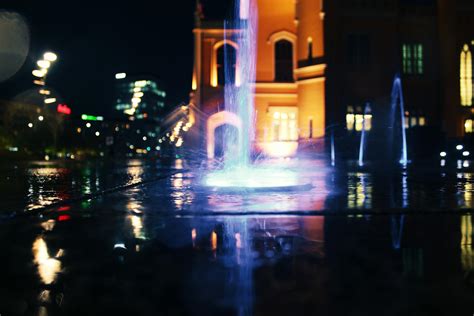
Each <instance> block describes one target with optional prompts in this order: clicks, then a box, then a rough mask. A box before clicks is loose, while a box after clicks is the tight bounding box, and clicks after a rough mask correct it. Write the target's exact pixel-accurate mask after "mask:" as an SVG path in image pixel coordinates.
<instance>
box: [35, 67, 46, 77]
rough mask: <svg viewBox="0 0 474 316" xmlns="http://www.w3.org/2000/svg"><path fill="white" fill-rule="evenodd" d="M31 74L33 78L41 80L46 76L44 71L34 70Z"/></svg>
mask: <svg viewBox="0 0 474 316" xmlns="http://www.w3.org/2000/svg"><path fill="white" fill-rule="evenodd" d="M32 74H33V76H35V77H38V78H43V77H44V76H45V75H46V72H45V71H44V70H38V69H35V70H33V71H32Z"/></svg>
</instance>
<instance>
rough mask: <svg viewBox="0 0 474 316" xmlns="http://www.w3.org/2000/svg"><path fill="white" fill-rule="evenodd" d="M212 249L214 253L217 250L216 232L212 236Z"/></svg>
mask: <svg viewBox="0 0 474 316" xmlns="http://www.w3.org/2000/svg"><path fill="white" fill-rule="evenodd" d="M211 248H212V250H213V251H215V250H217V234H216V232H215V231H213V232H212V234H211Z"/></svg>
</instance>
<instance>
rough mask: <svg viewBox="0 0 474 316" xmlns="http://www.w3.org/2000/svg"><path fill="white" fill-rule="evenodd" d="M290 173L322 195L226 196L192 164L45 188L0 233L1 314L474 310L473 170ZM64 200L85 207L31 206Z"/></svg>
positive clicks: (305, 165)
mask: <svg viewBox="0 0 474 316" xmlns="http://www.w3.org/2000/svg"><path fill="white" fill-rule="evenodd" d="M288 164H289V165H288V168H294V169H295V170H296V171H298V168H300V169H302V170H304V172H302V173H300V175H301V177H303V178H305V179H306V180H307V181H310V182H311V183H312V185H313V188H312V189H311V190H305V191H301V192H274V193H271V192H269V193H261V192H260V193H255V194H252V193H249V192H245V193H240V194H229V193H227V194H222V193H218V192H213V191H212V190H210V189H208V188H204V187H203V186H202V185H200V179H201V177H200V176H201V175H200V173H199V172H197V171H190V170H191V169H193V168H191V167H190V166H189V165H187V163H186V162H185V161H182V160H177V161H176V162H174V164H173V165H172V166H168V167H163V166H160V165H157V164H155V163H153V164H146V163H143V162H140V161H134V162H129V163H125V164H120V165H119V166H118V167H117V166H113V167H110V168H109V169H107V168H104V167H101V166H95V167H91V166H81V165H75V166H74V167H72V168H71V167H69V166H67V165H66V166H65V167H64V168H66V169H68V168H70V169H73V170H74V171H70V172H69V173H66V174H68V176H61V177H60V178H59V179H62V180H57V181H56V180H54V181H53V180H51V181H52V182H51V183H52V185H50V184H48V182H47V181H46V180H45V181H44V182H43V183H44V184H43V185H40V184H38V182H34V181H33V180H32V179H30V182H33V183H34V185H32V186H31V187H32V193H31V195H27V197H26V198H23V199H21V200H18V199H17V198H16V196H14V195H13V194H9V195H8V196H5V200H6V201H7V202H8V203H6V204H3V203H2V207H1V210H2V211H4V210H5V209H9V210H15V211H16V215H15V216H13V217H9V218H4V219H3V220H2V221H0V249H1V250H2V258H3V260H1V261H0V271H2V272H0V280H1V283H0V284H1V285H0V314H2V315H109V314H117V315H125V314H129V315H471V314H472V313H474V273H473V271H474V253H473V251H472V233H473V232H472V223H473V219H472V215H471V213H470V210H471V209H472V203H473V200H472V194H473V189H474V188H473V179H474V178H473V177H474V174H473V173H472V172H471V171H469V170H439V169H426V170H424V171H423V172H421V171H415V170H407V171H403V170H399V171H396V172H385V173H383V172H380V171H379V172H372V171H368V170H353V169H351V168H346V169H344V170H342V168H341V169H337V170H334V169H332V168H331V167H329V166H328V165H327V163H326V162H325V161H317V160H316V161H298V162H297V163H294V162H288ZM84 168H96V169H94V170H96V172H92V173H91V174H90V176H89V178H88V177H83V178H82V179H83V180H84V181H83V182H81V183H82V184H81V185H82V187H81V185H78V186H77V187H76V190H72V189H71V187H72V186H69V185H70V183H72V181H73V180H72V179H75V178H74V176H70V174H78V175H83V174H84V172H85V171H84ZM130 168H134V169H130ZM27 169H28V168H26V169H23V170H27ZM131 170H135V172H131ZM15 172H24V171H21V170H17V171H15ZM55 173H56V172H53V174H55ZM97 175H99V176H97ZM101 175H103V176H101ZM118 175H120V176H118ZM133 175H135V177H134V176H133ZM160 175H163V176H164V177H163V179H161V180H159V179H157V180H156V181H150V182H147V183H145V184H143V185H136V186H127V185H129V184H133V183H135V184H137V183H140V182H141V181H146V180H147V179H148V180H149V179H153V178H154V177H158V176H160ZM35 176H36V175H35ZM94 177H95V179H99V180H98V185H95V182H94V181H93V180H92V179H94ZM46 178H47V177H46ZM52 178H55V177H54V176H52ZM26 179H27V178H26ZM55 179H58V178H55ZM87 179H91V180H90V181H89V180H87ZM106 179H108V180H106ZM15 181H18V182H21V181H22V180H21V179H18V178H17V179H16V180H15ZM75 181H76V182H75V183H78V182H77V181H78V180H75ZM130 181H132V183H131V182H130ZM133 181H135V182H133ZM116 182H120V185H123V189H122V190H117V191H113V192H106V193H107V194H98V195H97V196H95V197H94V198H85V199H81V198H80V197H81V192H84V190H85V188H84V187H83V186H84V185H86V186H89V188H90V189H89V190H91V191H92V192H94V190H96V191H97V192H100V191H104V190H106V189H107V188H110V187H116V186H117V185H119V184H117V183H116ZM26 183H28V182H27V181H26ZM92 183H94V184H93V185H91V184H92ZM55 185H57V186H55ZM68 186H69V188H68ZM59 187H63V188H65V189H64V192H66V193H68V194H70V196H73V197H76V198H77V199H75V200H74V201H73V202H71V203H67V202H65V203H63V204H61V205H60V206H53V207H51V208H49V209H47V208H46V209H45V208H44V205H41V212H36V211H34V209H35V208H34V207H33V208H31V206H32V205H35V203H39V201H40V198H39V196H40V193H38V191H41V192H43V193H41V196H43V199H42V200H41V201H43V202H44V201H45V200H46V201H49V200H48V199H47V198H46V197H45V195H46V196H47V197H48V198H49V195H47V194H46V193H44V192H50V193H51V194H50V195H54V194H56V193H58V192H57V191H58V190H57V189H56V188H59ZM21 188H22V190H25V192H30V191H29V188H30V186H21ZM39 188H41V190H40V189H39ZM48 190H49V191H48ZM12 192H15V190H14V189H12ZM17 193H18V195H17V196H21V192H17ZM58 196H59V194H58ZM86 196H87V195H86ZM56 198H57V199H63V197H61V196H59V197H55V199H56ZM21 205H24V208H23V211H18V210H19V209H21V208H22V206H21ZM53 205H54V204H53ZM32 210H33V211H32ZM428 211H429V212H428ZM245 213H248V214H249V215H243V214H245Z"/></svg>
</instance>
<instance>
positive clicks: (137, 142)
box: [113, 73, 166, 156]
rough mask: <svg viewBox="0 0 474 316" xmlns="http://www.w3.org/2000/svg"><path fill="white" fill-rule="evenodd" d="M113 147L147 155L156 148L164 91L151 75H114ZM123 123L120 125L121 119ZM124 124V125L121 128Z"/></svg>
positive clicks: (120, 150)
mask: <svg viewBox="0 0 474 316" xmlns="http://www.w3.org/2000/svg"><path fill="white" fill-rule="evenodd" d="M115 83H116V100H115V115H114V116H115V120H116V121H117V122H122V123H121V124H115V127H114V128H115V130H114V131H113V135H114V147H115V148H116V151H117V152H124V151H125V152H127V154H128V155H133V156H134V155H140V156H143V155H147V154H148V153H150V152H155V151H156V148H159V147H158V146H159V143H158V136H159V133H160V126H161V124H162V120H163V118H164V116H165V114H166V105H165V100H166V91H164V89H163V87H162V85H161V84H160V83H159V81H157V80H156V79H155V78H154V77H151V76H130V75H129V74H126V73H117V74H116V75H115ZM125 122H126V124H125V125H124V123H125ZM125 126H126V128H124V127H125Z"/></svg>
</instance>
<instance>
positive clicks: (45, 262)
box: [32, 236, 63, 285]
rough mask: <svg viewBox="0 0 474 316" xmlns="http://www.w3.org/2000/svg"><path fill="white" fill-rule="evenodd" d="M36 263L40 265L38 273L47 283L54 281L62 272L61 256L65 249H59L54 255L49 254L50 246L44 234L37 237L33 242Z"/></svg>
mask: <svg viewBox="0 0 474 316" xmlns="http://www.w3.org/2000/svg"><path fill="white" fill-rule="evenodd" d="M32 250H33V257H34V263H35V264H36V265H37V266H38V274H39V276H40V278H41V280H42V282H43V283H44V284H46V285H48V284H51V283H53V282H54V281H55V280H56V278H57V275H58V273H59V272H61V261H59V260H58V258H59V257H61V255H62V253H63V251H62V250H59V251H58V252H57V253H56V254H55V255H54V257H51V256H50V254H49V250H48V246H47V245H46V241H45V240H44V239H43V237H42V236H39V237H38V238H36V240H35V241H34V243H33V248H32Z"/></svg>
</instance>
